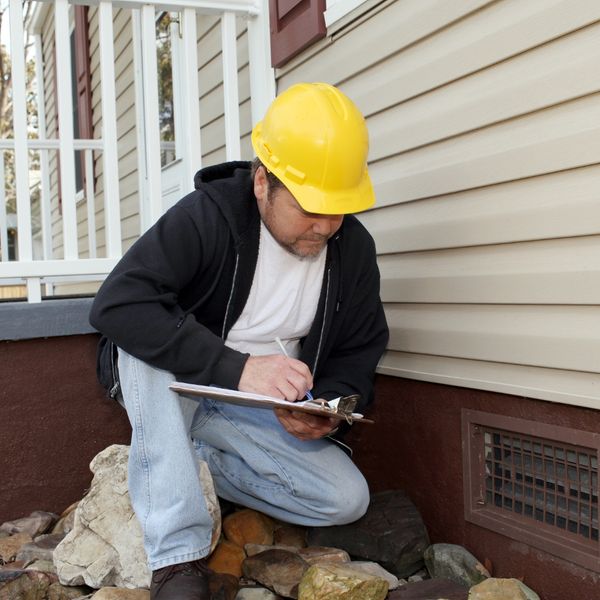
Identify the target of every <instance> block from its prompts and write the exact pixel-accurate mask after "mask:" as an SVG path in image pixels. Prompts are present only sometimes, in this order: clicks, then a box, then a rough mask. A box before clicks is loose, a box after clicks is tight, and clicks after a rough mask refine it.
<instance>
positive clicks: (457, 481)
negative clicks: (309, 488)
mask: <svg viewBox="0 0 600 600" xmlns="http://www.w3.org/2000/svg"><path fill="white" fill-rule="evenodd" d="M375 389H376V403H375V407H374V410H373V412H372V413H370V415H369V416H371V417H373V419H374V420H375V424H374V425H372V426H369V425H361V426H358V425H356V426H354V427H353V428H352V431H351V433H350V436H349V440H348V441H349V443H350V445H351V446H352V447H353V448H354V460H355V461H356V463H357V464H358V465H359V467H360V468H361V469H362V471H363V473H364V474H365V476H366V478H367V481H368V482H369V486H370V488H371V492H372V493H374V492H378V491H383V490H390V489H402V490H404V491H405V492H406V494H407V495H408V497H409V498H410V499H411V500H412V501H413V502H414V504H415V505H416V507H417V508H418V510H419V512H420V513H421V515H422V517H423V520H424V522H425V524H426V526H427V530H428V533H429V536H430V538H431V542H432V543H449V544H459V545H462V546H464V547H465V548H467V549H468V550H469V551H470V552H471V553H472V554H473V555H474V556H476V557H477V558H478V559H479V560H481V561H482V562H485V563H486V564H488V565H490V564H491V570H492V575H494V576H495V577H515V578H519V579H521V580H523V581H524V582H525V583H526V584H527V585H528V586H530V587H531V588H532V589H533V590H534V591H535V592H536V593H537V594H538V595H539V596H540V598H541V599H542V600H595V599H596V598H598V597H599V594H598V586H599V585H600V573H598V572H593V571H590V570H588V569H585V568H583V567H580V566H578V565H576V564H574V563H571V562H568V561H566V560H562V559H560V558H557V557H556V556H553V555H552V554H549V553H548V552H545V551H542V550H538V549H536V548H534V547H532V546H529V545H528V544H526V543H523V542H518V541H515V540H512V539H509V538H507V537H505V536H503V535H500V534H499V533H496V532H494V531H491V530H488V529H485V528H482V527H478V526H477V525H474V524H472V523H469V522H467V521H465V519H464V499H463V479H464V473H463V470H462V448H463V445H464V444H465V443H467V441H466V440H464V439H463V437H462V433H461V412H462V410H463V409H471V410H479V411H484V412H490V413H497V414H502V415H508V416H511V417H518V418H522V419H528V420H531V421H535V422H537V423H548V424H551V425H559V426H561V427H569V428H573V429H577V430H581V431H589V432H594V433H595V432H598V431H600V412H599V411H597V410H595V409H589V408H580V407H576V406H570V405H566V404H553V405H551V406H552V410H548V407H549V405H548V403H547V402H545V401H543V400H532V399H528V398H523V397H518V396H511V395H508V394H499V393H496V392H488V391H481V390H473V389H465V388H462V387H455V386H449V385H443V384H435V383H429V382H422V381H415V380H412V379H403V378H398V377H391V376H385V375H380V376H378V378H377V381H376V386H375Z"/></svg>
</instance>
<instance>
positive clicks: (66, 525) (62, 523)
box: [52, 501, 79, 535]
mask: <svg viewBox="0 0 600 600" xmlns="http://www.w3.org/2000/svg"><path fill="white" fill-rule="evenodd" d="M78 505H79V501H77V502H73V504H71V506H69V507H68V508H66V509H65V510H63V512H62V514H61V515H60V517H59V519H58V522H57V523H56V525H54V527H53V528H52V533H64V534H65V535H66V534H67V533H69V531H71V530H72V529H73V524H74V523H75V509H76V508H77V506H78Z"/></svg>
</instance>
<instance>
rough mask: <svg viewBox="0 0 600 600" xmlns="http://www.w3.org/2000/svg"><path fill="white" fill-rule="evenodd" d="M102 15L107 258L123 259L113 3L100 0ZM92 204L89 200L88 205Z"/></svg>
mask: <svg viewBox="0 0 600 600" xmlns="http://www.w3.org/2000/svg"><path fill="white" fill-rule="evenodd" d="M99 12H100V73H101V75H102V140H103V150H102V157H103V160H104V212H105V225H106V227H105V231H106V256H107V258H120V256H121V211H120V204H121V202H120V195H119V158H118V154H117V110H116V104H117V100H116V92H115V59H114V48H113V46H114V40H113V14H112V2H111V1H110V0H100V6H99ZM90 172H93V171H90ZM89 200H90V199H89V198H88V202H89ZM90 244H91V240H90ZM94 256H95V252H94ZM90 257H91V254H90Z"/></svg>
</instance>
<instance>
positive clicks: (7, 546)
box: [0, 531, 33, 563]
mask: <svg viewBox="0 0 600 600" xmlns="http://www.w3.org/2000/svg"><path fill="white" fill-rule="evenodd" d="M30 542H33V539H32V538H31V535H29V533H27V532H25V531H23V532H21V533H15V534H14V535H9V536H8V537H5V538H1V539H0V560H1V561H2V562H5V563H8V562H12V561H13V560H15V557H16V555H17V553H18V552H19V550H20V549H21V546H23V545H24V544H28V543H30Z"/></svg>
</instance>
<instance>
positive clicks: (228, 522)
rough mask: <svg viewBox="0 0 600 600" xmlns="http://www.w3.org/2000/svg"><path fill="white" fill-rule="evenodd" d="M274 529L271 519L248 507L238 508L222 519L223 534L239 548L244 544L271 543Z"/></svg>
mask: <svg viewBox="0 0 600 600" xmlns="http://www.w3.org/2000/svg"><path fill="white" fill-rule="evenodd" d="M274 529H275V523H274V521H273V520H272V519H270V518H269V517H267V516H266V515H264V514H262V513H260V512H258V511H256V510H252V509H250V508H244V509H242V510H238V511H236V512H234V513H231V514H230V515H227V516H226V517H225V518H224V519H223V534H224V535H225V537H226V538H227V539H228V540H229V541H230V542H233V543H234V544H236V545H238V546H239V547H240V548H243V547H244V546H245V545H246V544H267V545H270V544H272V543H273V530H274Z"/></svg>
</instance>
